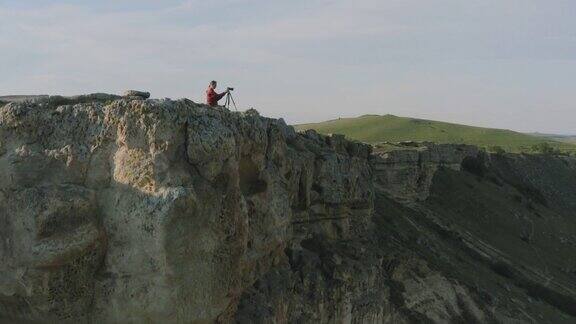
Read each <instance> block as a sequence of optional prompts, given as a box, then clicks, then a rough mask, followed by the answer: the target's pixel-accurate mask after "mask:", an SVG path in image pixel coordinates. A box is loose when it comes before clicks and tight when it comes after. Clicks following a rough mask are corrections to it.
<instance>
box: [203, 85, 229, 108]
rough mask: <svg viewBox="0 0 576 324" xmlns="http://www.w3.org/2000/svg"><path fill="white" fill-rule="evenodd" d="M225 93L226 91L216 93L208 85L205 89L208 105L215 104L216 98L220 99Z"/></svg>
mask: <svg viewBox="0 0 576 324" xmlns="http://www.w3.org/2000/svg"><path fill="white" fill-rule="evenodd" d="M225 95H226V92H222V93H216V91H214V89H212V88H211V87H208V89H207V90H206V103H207V104H208V105H210V106H217V105H218V100H220V99H222V97H224V96H225Z"/></svg>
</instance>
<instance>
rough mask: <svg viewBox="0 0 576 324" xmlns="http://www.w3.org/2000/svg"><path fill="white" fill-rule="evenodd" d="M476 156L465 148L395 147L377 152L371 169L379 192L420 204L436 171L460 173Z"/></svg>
mask: <svg viewBox="0 0 576 324" xmlns="http://www.w3.org/2000/svg"><path fill="white" fill-rule="evenodd" d="M479 154H480V152H479V149H478V148H477V147H475V146H471V145H464V144H462V145H454V144H433V143H398V144H396V145H394V146H392V149H391V148H390V146H388V148H387V149H380V148H377V150H376V152H375V153H374V155H373V157H372V165H373V168H374V170H375V171H376V172H375V174H376V177H378V180H377V181H376V184H377V185H378V189H379V190H380V191H383V192H386V193H387V194H388V195H390V196H392V197H394V198H396V199H400V200H404V201H415V200H419V201H422V200H425V199H426V198H428V194H429V188H430V186H431V184H432V180H433V179H434V175H435V174H436V171H437V170H438V169H439V168H450V169H452V170H456V171H460V170H461V168H462V165H463V162H464V161H465V160H466V159H472V160H473V159H476V158H477V156H478V155H479Z"/></svg>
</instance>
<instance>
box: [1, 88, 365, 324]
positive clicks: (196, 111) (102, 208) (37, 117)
mask: <svg viewBox="0 0 576 324" xmlns="http://www.w3.org/2000/svg"><path fill="white" fill-rule="evenodd" d="M108 99H109V98H108V97H106V98H102V100H94V101H92V102H90V103H84V102H83V101H84V100H85V97H81V98H80V101H79V102H81V103H74V102H70V104H65V105H60V104H55V103H54V102H53V101H50V100H45V101H40V102H36V103H32V102H28V103H10V104H8V105H5V106H4V107H2V108H0V125H1V128H0V139H1V142H0V143H1V149H2V155H1V157H0V168H1V169H2V173H1V177H2V181H1V184H0V185H1V188H0V189H1V191H0V192H1V193H2V195H1V200H0V208H1V212H2V214H1V218H0V221H1V223H2V224H3V226H1V228H0V231H1V232H2V246H1V249H0V253H1V254H0V257H1V262H0V273H2V276H1V277H2V279H1V281H0V313H1V314H2V315H3V316H8V317H13V318H25V319H32V320H63V319H71V320H82V321H86V320H89V319H91V320H94V321H96V322H141V321H153V322H190V321H205V322H211V321H216V320H220V321H229V320H231V319H232V318H233V317H234V314H235V312H236V309H237V306H238V304H239V302H240V298H241V295H242V294H243V292H244V291H245V290H246V289H247V288H248V287H250V286H251V285H252V284H253V283H254V282H255V281H256V280H257V279H259V278H261V277H263V276H264V275H265V274H266V273H268V271H269V270H270V269H271V268H273V267H274V266H276V265H278V264H286V263H287V262H288V257H287V255H286V251H287V249H290V250H291V251H294V253H298V252H297V251H299V250H302V249H303V248H302V247H301V246H300V242H301V241H303V240H307V239H310V238H312V237H323V238H325V239H326V240H330V241H337V240H348V239H352V238H354V237H358V236H359V235H362V234H363V233H366V232H367V230H368V229H369V227H370V226H369V224H370V217H371V212H372V186H371V183H370V181H369V179H370V174H371V171H370V168H369V165H368V160H367V157H368V155H367V152H368V148H367V147H366V148H363V149H359V148H358V147H360V146H361V145H359V144H352V143H350V144H349V145H350V146H351V147H352V146H354V147H356V149H355V151H351V152H348V151H338V152H335V151H334V150H333V149H332V148H331V147H330V145H329V143H328V142H329V141H330V139H329V138H328V139H327V138H325V137H322V136H318V135H315V136H303V135H299V134H296V133H295V132H294V130H293V129H292V127H289V126H287V125H286V124H284V123H283V121H277V120H272V119H267V118H262V117H260V116H258V115H257V114H255V113H253V112H251V113H248V114H246V115H242V114H238V113H230V112H229V111H226V110H222V109H212V108H208V107H205V106H200V105H196V104H194V103H192V102H190V101H187V100H182V101H170V100H147V101H143V100H139V99H138V100H136V99H134V100H129V99H119V100H115V101H109V100H108Z"/></svg>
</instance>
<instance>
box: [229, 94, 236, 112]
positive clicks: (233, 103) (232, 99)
mask: <svg viewBox="0 0 576 324" xmlns="http://www.w3.org/2000/svg"><path fill="white" fill-rule="evenodd" d="M228 94H229V95H230V100H231V101H232V105H234V110H235V111H238V108H236V102H234V97H232V94H231V93H228Z"/></svg>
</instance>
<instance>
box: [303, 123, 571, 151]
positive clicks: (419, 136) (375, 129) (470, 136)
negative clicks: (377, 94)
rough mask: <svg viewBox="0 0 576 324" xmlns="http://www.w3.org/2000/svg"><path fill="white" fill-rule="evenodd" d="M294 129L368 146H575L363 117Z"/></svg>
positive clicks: (494, 132) (477, 129) (520, 135)
mask: <svg viewBox="0 0 576 324" xmlns="http://www.w3.org/2000/svg"><path fill="white" fill-rule="evenodd" d="M295 127H296V129H298V130H306V129H314V130H316V131H317V132H319V133H322V134H344V135H346V136H347V137H348V138H351V139H354V140H358V141H361V142H365V143H370V144H377V143H383V142H402V141H425V142H435V143H459V144H472V145H477V146H480V147H484V148H490V147H492V148H493V147H496V146H499V147H501V148H503V149H505V150H507V151H509V152H524V151H530V150H531V148H532V147H533V146H535V145H538V144H541V143H548V144H549V145H551V146H552V147H554V148H557V149H560V150H561V151H564V152H576V145H575V144H574V143H570V140H565V141H563V140H560V139H559V137H547V136H538V135H533V134H525V133H520V132H515V131H511V130H507V129H496V128H484V127H477V126H468V125H461V124H454V123H448V122H441V121H433V120H427V119H417V118H409V117H398V116H394V115H362V116H360V117H355V118H340V119H334V120H329V121H325V122H320V123H312V124H301V125H296V126H295ZM572 139H573V138H572Z"/></svg>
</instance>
